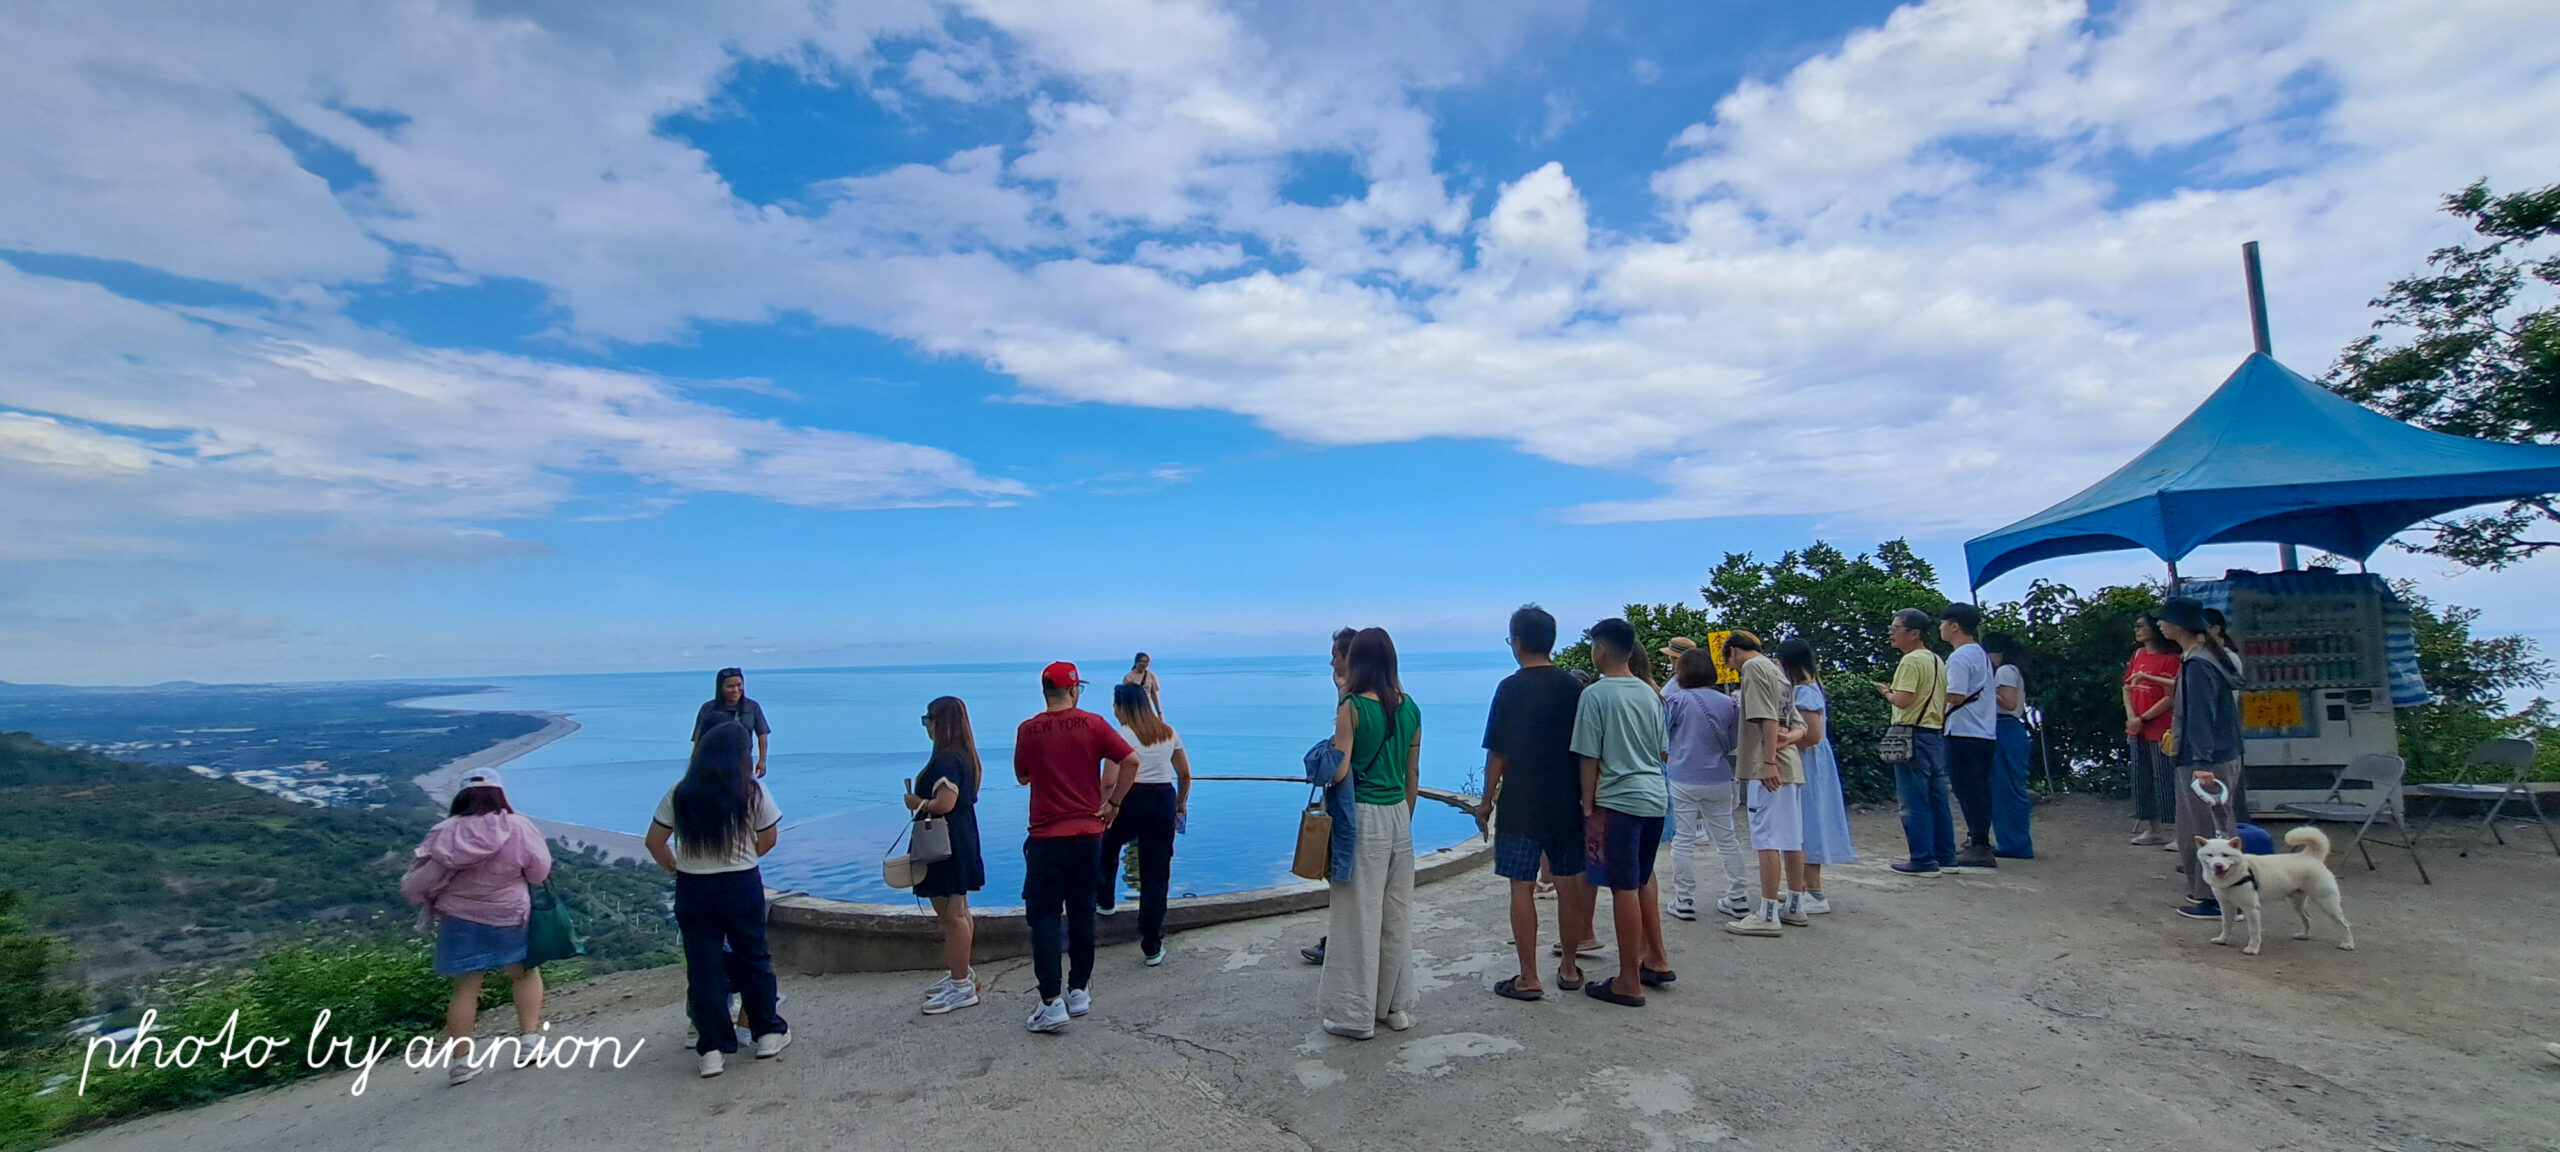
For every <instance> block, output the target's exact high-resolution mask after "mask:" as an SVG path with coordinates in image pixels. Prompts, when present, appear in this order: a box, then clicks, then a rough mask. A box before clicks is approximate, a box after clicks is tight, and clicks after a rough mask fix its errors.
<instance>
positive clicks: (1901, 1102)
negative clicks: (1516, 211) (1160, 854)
mask: <svg viewBox="0 0 2560 1152" xmlns="http://www.w3.org/2000/svg"><path fill="white" fill-rule="evenodd" d="M2121 808H2122V805H2121V804H2114V803H2100V802H2096V801H2091V800H2086V799H2076V800H2071V801H2067V802H2063V803H2057V804H2050V805H2047V806H2045V807H2044V808H2043V809H2042V810H2040V812H2039V819H2038V832H2037V843H2038V846H2039V849H2040V850H2041V851H2042V852H2043V853H2044V855H2043V857H2042V858H2040V859H2037V860H2034V861H2019V862H2007V863H2006V864H2005V865H2004V866H2003V867H2002V868H2001V869H1999V871H1998V872H1997V873H1996V874H1985V873H1977V874H1973V875H1968V876H1963V877H1951V878H1945V879H1931V880H1913V879H1905V878H1902V877H1898V876H1895V875H1893V874H1892V873H1890V872H1888V871H1887V870H1886V869H1885V863H1886V862H1887V861H1889V860H1890V859H1891V858H1892V857H1893V856H1894V855H1895V849H1896V847H1897V846H1898V845H1899V844H1900V840H1901V837H1900V831H1899V827H1898V825H1896V824H1895V822H1894V820H1893V818H1892V815H1891V814H1890V813H1863V814H1860V815H1859V816H1858V817H1856V820H1855V824H1856V830H1857V834H1858V837H1859V843H1860V845H1861V846H1862V848H1863V849H1864V850H1866V851H1867V853H1868V856H1867V860H1866V862H1864V863H1861V864H1858V865H1852V866H1846V867H1840V868H1835V869H1834V870H1833V879H1832V880H1831V882H1830V884H1829V887H1830V888H1831V889H1832V894H1833V895H1832V898H1833V902H1834V903H1835V904H1836V905H1837V906H1838V908H1839V911H1838V912H1836V913H1835V914H1833V915H1830V916H1826V917H1817V918H1815V922H1814V924H1813V926H1812V927H1809V928H1802V929H1791V930H1789V932H1788V933H1787V935H1786V937H1785V938H1783V939H1779V940H1757V939H1746V938H1740V937H1734V936H1730V935H1728V934H1726V933H1724V932H1721V931H1718V930H1717V929H1716V927H1715V926H1714V924H1713V923H1711V922H1710V921H1711V920H1712V917H1710V918H1709V919H1708V920H1701V921H1699V922H1696V923H1681V922H1678V921H1672V922H1670V923H1669V925H1668V929H1669V937H1670V941H1671V948H1672V958H1673V961H1674V964H1675V966H1676V969H1677V971H1678V972H1679V975H1680V979H1679V982H1678V983H1677V984H1676V985H1674V986H1673V987H1671V988H1670V989H1668V990H1663V991H1659V992H1657V993H1656V994H1655V995H1654V997H1653V1002H1652V1004H1651V1005H1650V1006H1649V1007H1646V1008H1644V1009H1641V1010H1636V1009H1626V1008H1619V1007H1614V1006H1611V1005H1606V1004H1602V1003H1600V1002H1598V1001H1594V1000H1591V999H1588V998H1587V997H1584V996H1582V995H1580V994H1579V993H1574V994H1561V993H1555V992H1550V994H1549V995H1550V999H1549V1001H1548V1002H1545V1003H1538V1004H1523V1003H1517V1002H1513V1001H1509V1000H1504V999H1500V998H1498V997H1496V996H1494V995H1493V993H1492V992H1491V991H1490V988H1491V985H1492V983H1493V981H1494V980H1495V979H1497V978H1499V977H1501V976H1503V975H1505V974H1507V973H1508V972H1509V970H1510V965H1511V963H1512V961H1511V950H1510V947H1509V944H1508V939H1509V932H1508V928H1507V922H1506V920H1505V918H1504V917H1505V913H1504V909H1505V899H1506V895H1505V889H1504V885H1503V884H1502V883H1501V882H1500V881H1499V880H1497V879H1496V878H1495V877H1493V876H1492V875H1491V874H1490V873H1489V872H1476V873H1470V874H1469V875H1466V876H1463V877H1460V878H1457V879H1454V880H1450V881H1447V882H1444V883H1442V884H1438V885H1435V886H1432V887H1430V888H1427V889H1425V890H1423V892H1422V893H1421V894H1420V897H1419V906H1418V911H1417V918H1416V920H1417V933H1418V937H1419V942H1420V946H1421V947H1422V948H1423V949H1424V950H1425V952H1426V955H1425V956H1424V957H1423V958H1422V971H1423V974H1424V975H1423V985H1424V988H1425V991H1424V992H1423V994H1422V1001H1421V1006H1420V1011H1419V1012H1418V1013H1417V1015H1418V1019H1419V1025H1418V1027H1416V1028H1415V1029H1414V1030H1412V1031H1410V1032H1407V1033H1402V1034H1397V1033H1391V1032H1386V1031H1383V1030H1382V1031H1381V1032H1380V1034H1379V1038H1378V1039H1376V1040H1372V1041H1367V1042H1358V1041H1349V1040H1340V1039H1336V1038H1333V1037H1329V1036H1326V1035H1323V1034H1322V1033H1321V1032H1320V1031H1319V1030H1318V1029H1317V1026H1316V1016H1315V1008H1314V1004H1315V989H1316V969H1314V968H1312V967H1308V966H1306V965H1303V964H1301V963H1300V962H1299V960H1298V957H1297V948H1298V946H1299V945H1300V944H1304V943H1308V942H1310V941H1312V940H1313V939H1314V938H1315V937H1316V935H1317V934H1318V933H1319V932H1321V931H1322V930H1323V928H1322V924H1323V918H1322V915H1321V914H1320V913H1318V914H1309V915H1300V916H1292V917H1284V918H1278V919H1272V920H1263V921H1256V922H1252V923H1246V924H1237V925H1228V926H1225V927H1221V928H1217V929H1211V930H1206V931H1201V932H1194V933H1190V934H1187V935H1184V936H1180V937H1177V938H1175V940H1174V941H1173V944H1172V953H1173V959H1172V961H1171V963H1169V964H1167V965H1165V966H1164V967H1162V968H1157V969H1147V968H1144V967H1141V966H1140V965H1139V963H1138V956H1137V954H1136V950H1135V949H1134V948H1133V947H1125V946H1124V947H1119V948H1112V949H1107V950H1105V951H1104V953H1103V955H1102V957H1101V963H1100V969H1099V973H1098V975H1097V976H1096V978H1095V980H1094V988H1093V991H1094V1003H1095V1007H1094V1012H1093V1014H1092V1015H1091V1016H1089V1017H1087V1018H1085V1019H1084V1020H1081V1021H1079V1022H1077V1023H1076V1025H1075V1026H1074V1028H1073V1029H1072V1030H1071V1031H1070V1032H1069V1033H1068V1034H1066V1035H1064V1036H1059V1037H1041V1036H1031V1035H1027V1034H1025V1033H1024V1032H1023V1031H1022V1019H1023V1017H1024V1015H1025V1014H1026V1013H1027V1012H1028V1011H1029V1008H1030V1005H1031V994H1030V993H1029V992H1028V991H1026V988H1027V987H1028V985H1029V983H1030V970H1029V967H1028V964H1027V963H1024V962H1008V963H1005V964H1001V965H991V966H989V967H988V968H987V969H985V970H983V971H982V975H984V976H987V977H991V983H992V986H993V991H992V992H991V993H990V994H989V995H988V998H987V1002H986V1003H985V1004H983V1005H981V1006H980V1007H977V1008H972V1009H968V1010H965V1011H963V1012H961V1013H958V1014H956V1015H954V1016H949V1017H943V1018H926V1017H923V1016H920V1015H918V1014H917V1013H916V1012H915V1005H916V1003H918V1001H919V997H918V995H917V991H918V989H920V987H921V986H922V985H923V983H924V982H925V979H926V978H927V976H928V975H929V974H894V975H860V976H829V977H808V976H793V975H788V974H786V976H785V977H784V981H783V987H784V990H785V991H786V993H787V994H788V995H789V997H790V1002H789V1004H788V1005H787V1006H786V1008H785V1015H786V1016H788V1017H789V1018H790V1020H791V1021H792V1027H793V1030H794V1032H795V1034H796V1036H797V1037H798V1040H797V1043H796V1045H795V1046H794V1047H793V1048H791V1049H790V1050H789V1051H788V1052H787V1053H786V1054H785V1055H784V1056H782V1057H781V1058H780V1059H778V1060H772V1061H764V1062H757V1061H754V1060H749V1059H744V1058H740V1059H737V1060H735V1061H733V1062H732V1064H731V1066H730V1071H729V1072H728V1074H727V1075H725V1076H722V1077H719V1078H717V1079H714V1080H702V1079H698V1078H697V1077H696V1076H695V1075H694V1069H693V1060H692V1057H691V1054H690V1053H689V1052H688V1051H685V1050H684V1048H683V1044H684V1038H685V1033H686V1026H685V1024H684V1022H683V1019H682V1014H681V1008H680V1005H679V1002H680V1000H681V996H682V981H681V976H680V974H678V973H675V972H671V971H659V972H646V973H630V974H625V975H622V976H617V977H612V978H608V979H604V980H599V981H595V982H593V983H590V984H587V985H583V986H579V987H576V988H573V989H568V990H564V992H562V993H561V994H560V995H558V996H557V997H555V1000H554V1007H555V1013H554V1019H555V1021H556V1026H557V1028H558V1029H560V1030H562V1031H569V1032H575V1033H578V1034H582V1035H616V1036H621V1037H625V1038H626V1039H637V1038H645V1039H646V1040H647V1045H646V1047H645V1048H643V1049H642V1051H641V1053H640V1055H639V1056H638V1058H637V1059H635V1060H634V1061H633V1062H632V1063H631V1064H630V1065H629V1066H628V1067H626V1068H624V1069H622V1070H619V1071H615V1070H611V1069H599V1070H594V1071H588V1070H584V1069H578V1070H556V1069H537V1070H530V1071H513V1070H510V1071H501V1072H496V1073H492V1074H489V1075H486V1076H483V1077H482V1078H480V1079H479V1080H478V1081H475V1082H473V1083H471V1084H469V1085H466V1086H464V1087H461V1088H457V1089H448V1088H446V1087H445V1086H444V1084H443V1083H442V1076H441V1074H440V1073H433V1072H415V1071H411V1070H408V1069H405V1068H398V1067H393V1068H386V1069H384V1070H381V1071H378V1072H377V1073H376V1074H375V1076H374V1080H373V1083H372V1084H371V1086H370V1087H369V1089H368V1091H367V1092H366V1093H365V1095H363V1096H362V1097H361V1098H356V1097H352V1096H351V1095H350V1094H349V1092H348V1087H349V1078H348V1077H346V1076H344V1075H340V1076H336V1077H331V1078H324V1079H320V1080H316V1081H313V1082H309V1083H305V1084H301V1085H298V1086H295V1087H292V1088H287V1089H283V1090H279V1091H274V1092H268V1093H261V1094H257V1095H253V1096H248V1097H242V1098H238V1099H234V1100H229V1101H225V1102H221V1103H218V1104H215V1105H211V1106H208V1107H205V1108H201V1109H197V1110H194V1111H191V1112H186V1113H179V1114H174V1115H170V1116H163V1117H157V1118H153V1119H149V1120H145V1121H141V1122H138V1123H135V1124H131V1125H127V1126H125V1127H123V1128H119V1129H115V1130H113V1131H109V1132H105V1133H100V1134H97V1135H94V1136H92V1137H90V1138H88V1139H86V1140H83V1141H81V1142H79V1143H78V1144H76V1145H74V1146H75V1147H79V1148H82V1149H99V1150H104V1149H127V1148H130V1149H154V1150H157V1149H168V1148H173V1147H181V1146H183V1147H186V1148H188V1149H190V1150H191V1152H213V1150H216V1149H232V1148H237V1149H259V1150H267V1149H315V1150H316V1149H331V1150H336V1149H376V1148H381V1149H390V1148H403V1149H406V1148H443V1149H461V1148H535V1147H538V1148H543V1149H546V1150H561V1152H565V1150H570V1149H587V1148H594V1149H608V1148H610V1149H626V1148H635V1147H636V1148H677V1147H682V1148H694V1147H702V1146H705V1145H706V1142H709V1141H722V1142H729V1141H741V1140H743V1141H746V1143H744V1144H739V1145H734V1146H742V1147H756V1148H764V1149H797V1148H821V1147H824V1148H829V1149H870V1148H878V1149H899V1150H902V1152H904V1150H910V1149H916V1148H939V1149H977V1148H1031V1147H1038V1148H1043V1149H1083V1148H1096V1149H1100V1148H1112V1149H1127V1148H1159V1149H1228V1148H1243V1149H1264V1148H1269V1149H1302V1148H1317V1149H1355V1148H1357V1149H1367V1148H1377V1149H1465V1150H1469V1152H1478V1150H1484V1149H1506V1148H1553V1147H1582V1148H1598V1149H1620V1148H1645V1149H1683V1148H1691V1147H1708V1146H1720V1147H1727V1148H1762V1149H1808V1150H1810V1149H1950V1150H1961V1152H1985V1150H1991V1149H2036V1150H2047V1149H2136V1148H2138V1149H2146V1150H2149V1149H2181V1150H2199V1152H2201V1150H2214V1149H2234V1150H2237V1149H2253V1150H2254V1149H2304V1150H2311V1149H2320V1150H2323V1152H2326V1150H2332V1149H2347V1148H2352V1149H2394V1150H2404V1152H2416V1150H2420V1149H2548V1148H2560V1061H2554V1060H2553V1059H2551V1058H2550V1057H2549V1056H2547V1055H2545V1054H2544V1053H2543V1051H2542V1043H2543V1042H2544V1041H2547V1040H2560V963H2555V960H2560V858H2555V857H2554V855H2553V854H2552V853H2551V852H2550V850H2549V849H2548V848H2547V847H2546V846H2545V845H2543V843H2542V840H2541V838H2540V836H2539V834H2538V833H2535V832H2530V831H2528V832H2526V833H2525V834H2524V835H2523V836H2521V837H2518V836H2511V837H2510V840H2511V845H2510V846H2509V847H2505V848H2497V847H2491V848H2489V849H2487V850H2486V851H2484V852H2482V853H2480V854H2477V855H2474V856H2473V857H2471V858H2469V859H2458V858H2457V857H2456V856H2455V854H2454V845H2453V840H2452V838H2449V837H2448V838H2444V839H2438V840H2435V841H2433V842H2432V843H2434V844H2435V845H2436V849H2435V850H2434V851H2433V852H2431V853H2430V855H2429V860H2428V864H2429V867H2430V868H2431V869H2432V870H2433V872H2434V875H2435V880H2436V882H2435V884H2434V885H2433V886H2432V887H2422V886H2421V885H2420V884H2419V883H2418V878H2417V874H2416V872H2415V870H2414V869H2412V868H2411V867H2410V865H2409V861H2408V855H2407V853H2405V852H2398V851H2384V850H2376V852H2375V854H2374V858H2375V860H2376V862H2377V863H2379V864H2380V868H2379V870H2376V871H2367V870H2366V868H2365V866H2364V863H2363V862H2362V860H2360V859H2358V858H2357V857H2356V856H2355V854H2354V853H2353V852H2352V851H2351V850H2346V849H2344V847H2343V843H2344V841H2345V839H2346V837H2345V835H2344V834H2343V833H2341V834H2340V835H2339V836H2338V837H2337V838H2338V839H2339V841H2340V842H2341V851H2340V852H2339V853H2338V855H2337V856H2335V857H2334V858H2333V859H2332V864H2333V865H2334V866H2335V867H2336V868H2337V869H2338V872H2339V875H2340V877H2341V880H2342V883H2343V887H2344V889H2345V896H2346V908H2347V914H2348V916H2349V917H2350V918H2352V919H2353V920H2354V921H2355V924H2356V928H2357V931H2356V939H2357V944H2358V945H2359V950H2357V951H2354V952H2342V951H2338V950H2337V949H2336V948H2335V947H2333V944H2334V937H2333V936H2331V935H2330V931H2331V930H2329V929H2328V928H2327V927H2326V926H2325V925H2324V926H2323V927H2322V928H2321V932H2322V934H2323V937H2324V938H2322V939H2318V940H2312V941H2307V942H2306V941H2296V940H2293V939H2290V938H2289V937H2290V928H2289V926H2284V925H2282V922H2281V921H2277V922H2276V923H2277V925H2278V930H2277V931H2274V932H2271V933H2270V934H2269V939H2268V941H2267V945H2266V951H2265V953H2264V954H2263V955H2260V956H2257V957H2254V958H2251V957H2244V956H2242V955H2240V953H2239V951H2238V949H2237V948H2236V947H2214V946H2212V945H2210V944H2208V943H2206V941H2207V940H2208V939H2210V938H2211V937H2212V936H2213V934H2214V931H2215V928H2214V926H2213V925H2212V924H2208V923H2198V922H2194V921H2188V920H2183V919H2180V918H2178V917H2177V916H2176V915H2174V914H2173V913H2172V911H2171V905H2172V903H2173V898H2174V897H2175V895H2176V894H2177V892H2178V891H2179V888H2178V886H2177V884H2176V883H2175V879H2176V878H2175V877H2174V876H2173V875H2172V874H2171V868H2172V867H2173V866H2174V864H2175V861H2176V857H2175V856H2173V855H2171V854H2168V853H2164V852H2162V851H2160V850H2158V849H2153V848H2134V847H2130V846H2128V845H2126V844H2125V842H2124V841H2125V838H2126V836H2127V834H2128V831H2129V829H2128V828H2127V826H2126V823H2125V821H2123V820H2122V819H2120V818H2118V813H2119V811H2120V809H2121ZM2439 834H2440V835H2442V830H2441V829H2440V830H2439ZM1177 866H1178V862H1177ZM1542 907H1545V908H1550V909H1551V907H1552V906H1551V905H1542ZM1605 924H1606V914H1605V909H1604V912H1603V925H1604V927H1603V929H1602V932H1603V934H1604V936H1605V935H1606V933H1607V928H1606V927H1605ZM1608 963H1613V961H1609V960H1603V961H1598V962H1595V963H1594V967H1595V970H1597V969H1598V968H1599V966H1600V965H1602V964H1608Z"/></svg>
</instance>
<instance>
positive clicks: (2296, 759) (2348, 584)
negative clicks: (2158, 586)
mask: <svg viewBox="0 0 2560 1152" xmlns="http://www.w3.org/2000/svg"><path fill="white" fill-rule="evenodd" d="M2181 591H2183V592H2184V593H2185V594H2187V595H2190V596H2194V597H2196V598H2197V599H2199V600H2202V601H2203V602H2204V603H2205V605H2206V606H2207V607H2210V608H2219V609H2221V610H2222V612H2223V613H2224V614H2225V615H2226V616H2228V617H2229V619H2230V630H2231V638H2232V640H2233V641H2234V642H2235V643H2236V644H2237V646H2238V648H2237V651H2238V655H2239V657H2240V660H2241V664H2242V668H2241V683H2240V730H2241V735H2242V736H2243V737H2244V738H2245V740H2246V748H2247V751H2246V753H2245V754H2244V756H2243V758H2242V760H2241V765H2242V770H2243V772H2244V773H2245V774H2246V777H2247V780H2248V782H2249V806H2250V807H2251V809H2253V810H2255V811H2258V812H2263V813H2270V814H2271V813H2272V812H2273V810H2274V809H2275V806H2276V805H2278V804H2282V803H2285V802H2288V801H2295V800H2314V801H2316V800H2321V799H2325V798H2326V797H2327V796H2328V793H2329V786H2330V782H2331V781H2332V780H2333V779H2334V778H2335V777H2336V775H2337V772H2338V769H2339V768H2340V767H2341V766H2343V765H2345V764H2346V763H2348V762H2349V761H2351V760H2354V759H2355V758H2356V757H2358V756H2361V755H2364V754H2365V753H2368V752H2381V753H2386V754H2396V753H2398V752H2399V750H2400V748H2399V729H2398V726H2397V724H2396V723H2395V721H2394V712H2395V709H2396V708H2397V707H2405V706H2408V705H2411V704H2421V703H2425V702H2426V700H2427V694H2426V689H2425V685H2424V684H2423V683H2422V682H2420V681H2419V680H2418V678H2417V660H2416V647H2415V645H2414V643H2413V642H2412V641H2411V639H2410V634H2409V623H2408V610H2407V609H2406V608H2405V607H2403V606H2402V605H2401V603H2400V601H2399V598H2398V597H2395V596H2393V595H2392V594H2391V588H2390V586H2389V585H2387V584H2385V583H2384V582H2383V580H2382V578H2381V577H2379V576H2374V575H2370V574H2366V573H2344V572H2330V571H2322V570H2313V571H2308V572H2275V573H2256V572H2231V573H2227V574H2226V575H2225V576H2224V577H2223V578H2222V579H2220V580H2208V581H2188V582H2186V583H2184V584H2183V585H2182V587H2181Z"/></svg>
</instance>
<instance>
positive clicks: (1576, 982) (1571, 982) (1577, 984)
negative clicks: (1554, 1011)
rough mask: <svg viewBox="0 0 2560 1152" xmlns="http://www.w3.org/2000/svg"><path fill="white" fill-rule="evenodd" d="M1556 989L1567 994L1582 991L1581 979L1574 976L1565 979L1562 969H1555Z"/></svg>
mask: <svg viewBox="0 0 2560 1152" xmlns="http://www.w3.org/2000/svg"><path fill="white" fill-rule="evenodd" d="M1556 987H1558V988H1562V989H1564V990H1565V991H1567V992H1579V991H1581V990H1582V977H1580V976H1574V977H1571V978H1567V977H1566V976H1565V974H1564V969H1562V968H1558V969H1556Z"/></svg>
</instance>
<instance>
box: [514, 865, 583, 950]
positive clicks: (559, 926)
mask: <svg viewBox="0 0 2560 1152" xmlns="http://www.w3.org/2000/svg"><path fill="white" fill-rule="evenodd" d="M530 895H531V896H532V898H533V915H532V917H531V918H530V919H528V920H526V921H525V934H524V966H525V967H527V968H540V967H542V966H543V965H545V964H548V963H550V962H552V961H554V960H566V959H569V958H570V957H572V956H584V955H586V954H587V945H586V942H585V941H583V940H580V939H578V926H577V925H576V924H574V923H571V922H570V920H569V906H568V905H567V904H564V903H561V901H560V898H559V897H558V896H556V895H553V894H552V891H551V885H549V884H535V885H533V886H532V891H531V893H530Z"/></svg>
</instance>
